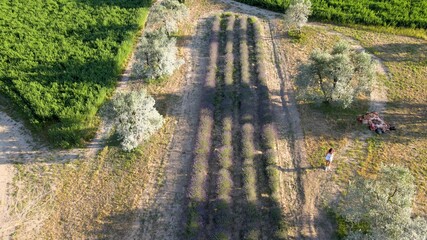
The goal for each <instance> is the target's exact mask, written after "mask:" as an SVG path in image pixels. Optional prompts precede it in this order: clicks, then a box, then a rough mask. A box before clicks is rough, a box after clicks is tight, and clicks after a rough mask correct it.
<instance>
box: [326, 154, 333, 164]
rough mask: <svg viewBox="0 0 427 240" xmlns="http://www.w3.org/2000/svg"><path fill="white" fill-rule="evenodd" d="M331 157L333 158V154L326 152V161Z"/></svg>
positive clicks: (330, 159)
mask: <svg viewBox="0 0 427 240" xmlns="http://www.w3.org/2000/svg"><path fill="white" fill-rule="evenodd" d="M333 158H334V154H333V153H328V154H326V161H330V162H332V159H333Z"/></svg>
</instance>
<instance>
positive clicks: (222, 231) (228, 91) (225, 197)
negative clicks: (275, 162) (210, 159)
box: [215, 14, 235, 239]
mask: <svg viewBox="0 0 427 240" xmlns="http://www.w3.org/2000/svg"><path fill="white" fill-rule="evenodd" d="M223 20H224V21H226V24H227V25H226V28H225V31H226V36H225V37H226V44H225V58H224V61H223V63H224V64H225V69H224V85H223V87H222V88H221V90H222V91H221V95H222V99H221V103H220V106H219V109H218V110H219V111H218V112H221V117H222V119H221V126H222V133H221V134H222V135H221V143H220V144H221V147H220V148H219V151H218V165H219V172H218V180H217V201H216V212H215V223H216V227H217V229H216V231H215V236H216V237H217V238H218V239H230V238H231V219H232V211H231V205H232V196H231V192H232V188H233V178H232V173H231V167H232V165H233V132H232V131H233V114H232V112H233V107H234V105H233V95H234V91H233V62H234V56H233V42H234V35H233V28H234V22H235V17H234V15H231V14H224V15H223Z"/></svg>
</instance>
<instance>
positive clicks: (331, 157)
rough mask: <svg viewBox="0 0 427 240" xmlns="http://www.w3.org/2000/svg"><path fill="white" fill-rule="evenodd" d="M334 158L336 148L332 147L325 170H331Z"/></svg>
mask: <svg viewBox="0 0 427 240" xmlns="http://www.w3.org/2000/svg"><path fill="white" fill-rule="evenodd" d="M333 159H334V149H333V148H330V149H329V151H328V152H327V153H326V157H325V171H328V170H331V163H332V160H333Z"/></svg>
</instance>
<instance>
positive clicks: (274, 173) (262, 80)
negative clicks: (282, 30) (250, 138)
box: [250, 17, 286, 238]
mask: <svg viewBox="0 0 427 240" xmlns="http://www.w3.org/2000/svg"><path fill="white" fill-rule="evenodd" d="M250 24H251V25H252V27H253V29H254V40H255V41H254V42H255V52H256V58H255V59H256V61H257V64H256V67H257V78H258V83H257V86H258V87H257V89H258V97H259V108H258V109H259V110H258V112H259V116H260V124H261V129H262V133H261V138H262V146H261V147H262V151H263V160H264V165H265V170H266V173H267V177H268V182H269V188H270V198H271V201H272V206H271V208H270V219H271V222H272V224H273V225H274V227H275V232H274V235H275V237H277V238H283V237H285V233H286V232H285V225H284V221H283V219H282V211H281V206H280V192H279V191H280V189H279V181H280V178H279V175H280V172H279V169H278V168H277V166H278V165H279V163H278V159H277V152H276V136H277V133H276V129H275V126H274V124H273V116H272V108H271V104H270V95H269V89H268V86H267V76H266V69H265V61H266V60H265V56H264V50H263V39H262V26H261V25H260V22H259V20H258V19H257V18H254V17H252V18H250Z"/></svg>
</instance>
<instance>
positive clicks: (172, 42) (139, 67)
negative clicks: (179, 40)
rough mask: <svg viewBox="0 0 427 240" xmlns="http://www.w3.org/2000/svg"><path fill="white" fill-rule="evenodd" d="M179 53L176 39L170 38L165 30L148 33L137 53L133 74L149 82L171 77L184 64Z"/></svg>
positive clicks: (142, 39)
mask: <svg viewBox="0 0 427 240" xmlns="http://www.w3.org/2000/svg"><path fill="white" fill-rule="evenodd" d="M177 52H178V49H177V47H176V39H175V38H171V37H168V35H167V34H166V32H165V31H164V30H162V29H159V30H155V31H152V32H146V33H145V34H144V36H143V37H142V38H141V41H140V46H139V47H138V49H137V51H136V54H135V63H134V64H133V66H132V73H133V75H134V76H135V77H141V78H144V79H145V80H147V81H153V80H158V79H161V78H164V77H166V76H169V75H171V74H172V73H173V72H174V71H175V69H177V68H179V67H180V66H181V65H182V64H183V60H181V59H178V57H177Z"/></svg>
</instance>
